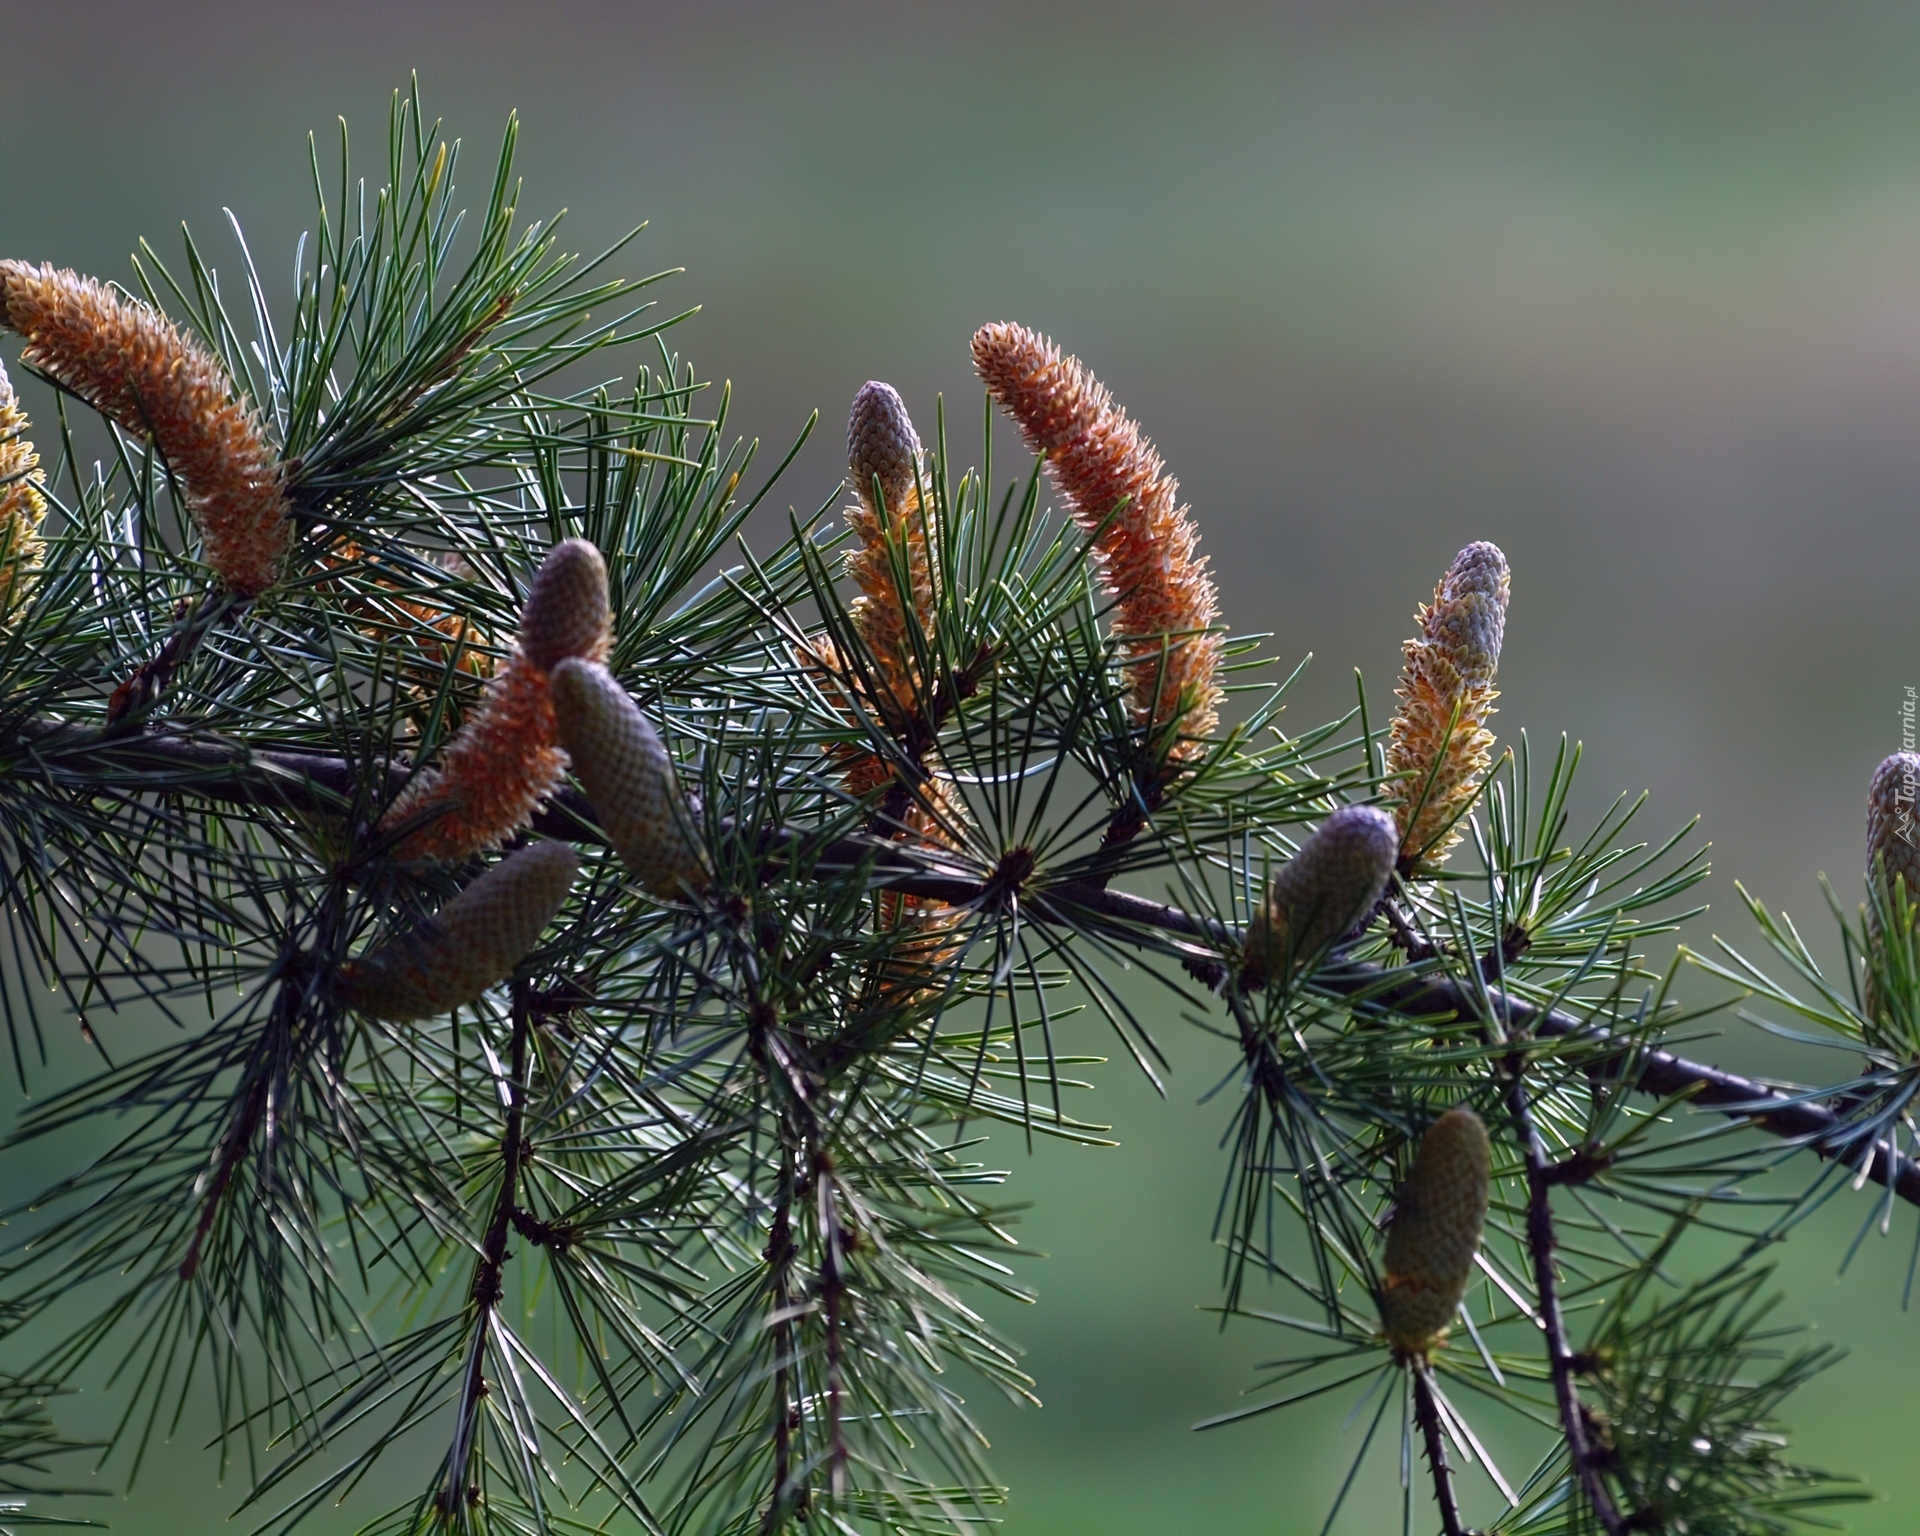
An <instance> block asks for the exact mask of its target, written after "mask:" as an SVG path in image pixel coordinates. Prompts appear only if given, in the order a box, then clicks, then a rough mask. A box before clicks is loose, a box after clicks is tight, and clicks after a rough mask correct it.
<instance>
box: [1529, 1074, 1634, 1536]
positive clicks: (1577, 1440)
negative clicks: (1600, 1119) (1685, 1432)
mask: <svg viewBox="0 0 1920 1536" xmlns="http://www.w3.org/2000/svg"><path fill="white" fill-rule="evenodd" d="M1507 1071H1508V1080H1507V1109H1508V1112H1509V1113H1510V1114H1511V1115H1512V1117H1513V1128H1514V1131H1515V1132H1516V1133H1517V1134H1518V1136H1519V1138H1520V1145H1521V1148H1522V1150H1523V1151H1524V1153H1525V1154H1526V1160H1527V1249H1528V1251H1529V1252H1530V1253H1531V1254H1532V1256H1533V1288H1534V1296H1535V1302H1536V1304H1537V1305H1538V1307H1539V1311H1540V1326H1541V1327H1542V1329H1543V1330H1545V1332H1546V1336H1547V1366H1548V1369H1549V1371H1550V1372H1551V1373H1552V1376H1553V1395H1554V1400H1555V1402H1556V1403H1557V1404H1558V1405H1559V1409H1560V1430H1561V1433H1563V1434H1564V1435H1565V1436H1566V1437H1567V1456H1568V1458H1569V1459H1570V1460H1571V1462H1572V1464H1573V1474H1574V1477H1575V1478H1576V1480H1577V1481H1578V1482H1579V1484H1580V1491H1581V1492H1582V1493H1583V1494H1584V1495H1585V1496H1586V1500H1587V1503H1588V1504H1589V1505H1591V1506H1592V1508H1593V1513H1594V1515H1595V1517H1596V1518H1597V1519H1598V1520H1599V1521H1600V1525H1601V1528H1602V1529H1604V1530H1605V1531H1606V1533H1607V1536H1624V1533H1625V1531H1626V1530H1627V1525H1626V1522H1625V1520H1624V1519H1622V1517H1621V1514H1620V1511H1619V1509H1618V1507H1617V1506H1616V1505H1615V1504H1614V1502H1613V1493H1612V1490H1611V1489H1609V1488H1608V1487H1607V1484H1606V1479H1605V1478H1604V1477H1603V1476H1602V1475H1601V1468H1600V1459H1599V1456H1598V1455H1597V1453H1596V1451H1595V1448H1594V1445H1593V1442H1592V1439H1591V1437H1590V1436H1589V1435H1588V1433H1587V1414H1586V1409H1585V1408H1584V1407H1582V1406H1581V1402H1580V1389H1579V1387H1578V1386H1577V1385H1576V1384H1575V1382H1574V1375H1575V1371H1576V1363H1575V1359H1574V1352H1573V1344H1572V1342H1571V1340H1569V1338H1568V1337H1567V1319H1566V1315H1565V1313H1563V1312H1562V1311H1561V1308H1560V1277H1559V1274H1558V1272H1557V1270H1556V1268H1555V1263H1554V1246H1555V1240H1554V1232H1553V1185H1554V1179H1553V1169H1554V1165H1553V1163H1552V1161H1551V1160H1550V1159H1549V1158H1548V1156H1547V1148H1546V1143H1545V1142H1544V1141H1543V1140H1542V1139H1541V1136H1540V1127H1539V1125H1538V1124H1537V1123H1536V1122H1535V1120H1534V1116H1533V1105H1532V1103H1531V1101H1530V1100H1529V1099H1528V1097H1527V1079H1526V1073H1525V1072H1524V1070H1522V1066H1521V1064H1520V1063H1519V1062H1510V1063H1509V1064H1508V1068H1507Z"/></svg>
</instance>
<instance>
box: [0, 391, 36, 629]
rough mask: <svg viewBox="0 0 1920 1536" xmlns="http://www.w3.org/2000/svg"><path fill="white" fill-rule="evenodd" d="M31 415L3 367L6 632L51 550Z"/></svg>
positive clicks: (0, 425) (0, 528) (0, 506)
mask: <svg viewBox="0 0 1920 1536" xmlns="http://www.w3.org/2000/svg"><path fill="white" fill-rule="evenodd" d="M26 432H27V416H26V412H24V411H22V410H21V409H20V402H19V400H18V399H17V398H16V397H15V396H14V393H13V384H12V381H11V380H9V379H8V378H7V370H6V369H4V368H0V628H4V627H5V626H6V625H8V624H10V623H12V621H13V619H14V617H15V615H17V614H18V613H19V612H20V610H21V609H22V608H24V607H25V606H26V602H27V599H28V598H29V597H31V596H32V595H33V584H34V582H35V580H36V579H37V578H38V575H39V571H40V559H41V555H42V553H43V552H44V548H45V546H44V545H43V544H42V542H41V539H40V520H41V519H42V518H43V517H45V516H46V515H47V500H46V497H44V496H43V495H41V494H40V493H41V489H42V487H43V486H44V485H45V484H46V482H45V480H44V479H43V478H42V476H41V473H40V455H39V454H37V453H35V452H34V451H33V444H32V443H30V442H28V441H27V437H26Z"/></svg>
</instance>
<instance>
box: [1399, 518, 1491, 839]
mask: <svg viewBox="0 0 1920 1536" xmlns="http://www.w3.org/2000/svg"><path fill="white" fill-rule="evenodd" d="M1510 590H1511V579H1510V577H1509V575H1508V571H1507V557H1506V556H1505V555H1503V554H1502V553H1501V552H1500V550H1499V547H1498V546H1497V545H1493V544H1485V543H1480V544H1469V545H1468V546H1467V547H1466V548H1465V549H1463V550H1461V551H1460V553H1459V554H1457V555H1456V556H1454V559H1453V564H1452V565H1450V566H1448V567H1447V573H1446V575H1444V576H1442V577H1441V578H1440V585H1439V586H1437V587H1436V588H1434V593H1433V603H1432V606H1430V607H1428V606H1423V607H1422V608H1421V609H1420V611H1419V615H1418V617H1419V621H1420V634H1419V635H1418V636H1417V637H1416V638H1414V639H1412V640H1409V641H1408V642H1407V644H1406V654H1407V660H1406V666H1405V667H1404V668H1403V669H1402V671H1401V673H1400V687H1399V689H1398V693H1399V697H1400V709H1399V712H1398V713H1397V714H1396V715H1395V716H1394V717H1393V729H1392V733H1391V735H1390V737H1389V740H1388V744H1387V768H1386V771H1387V774H1388V776H1389V778H1390V782H1389V783H1388V785H1387V787H1386V790H1385V794H1386V796H1387V797H1388V800H1389V803H1390V804H1392V806H1393V808H1394V819H1395V820H1396V821H1397V822H1398V823H1399V827H1400V858H1399V865H1400V872H1401V873H1402V874H1414V873H1416V872H1421V871H1430V870H1433V869H1437V868H1438V867H1439V866H1440V865H1441V864H1442V863H1444V862H1445V860H1446V857H1447V854H1448V853H1449V852H1450V851H1451V850H1452V848H1453V846H1454V844H1456V843H1458V842H1459V841H1460V838H1461V833H1460V831H1459V830H1458V827H1457V825H1456V824H1457V823H1458V822H1459V820H1460V818H1461V817H1462V816H1463V815H1465V813H1466V810H1467V807H1468V806H1469V805H1471V804H1472V803H1473V798H1474V796H1475V795H1477V794H1478V793H1479V792H1480V781H1481V780H1482V779H1483V778H1484V777H1485V776H1486V772H1487V767H1488V765H1489V764H1490V763H1491V762H1492V760H1493V732H1492V731H1490V730H1488V729H1487V728H1486V722H1487V718H1488V717H1489V716H1490V715H1492V714H1493V713H1494V709H1493V701H1494V700H1495V699H1497V698H1498V697H1499V696H1500V695H1499V694H1498V693H1497V692H1496V691H1495V690H1494V686H1493V678H1494V672H1495V670H1496V668H1497V667H1498V666H1499V664H1500V642H1501V639H1502V637H1503V635H1504V634H1505V631H1506V623H1507V597H1508V594H1509V592H1510ZM1396 776H1397V777H1396Z"/></svg>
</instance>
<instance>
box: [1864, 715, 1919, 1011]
mask: <svg viewBox="0 0 1920 1536" xmlns="http://www.w3.org/2000/svg"><path fill="white" fill-rule="evenodd" d="M1916 792H1920V752H1896V753H1894V754H1893V756H1891V757H1889V758H1887V759H1886V760H1885V761H1884V762H1882V763H1881V764H1880V766H1879V767H1878V768H1876V769H1875V770H1874V772H1873V782H1872V783H1871V784H1870V785H1869V786H1868V788H1867V883H1868V885H1869V886H1877V885H1878V883H1879V881H1880V880H1881V878H1882V875H1881V871H1882V870H1884V871H1885V880H1886V885H1885V887H1884V888H1881V889H1879V891H1878V895H1879V900H1878V901H1877V902H1869V903H1868V904H1867V949H1868V963H1867V975H1866V987H1865V992H1866V997H1865V1004H1866V1010H1867V1017H1869V1018H1875V1017H1877V1016H1878V1015H1879V1013H1880V1011H1881V1005H1882V1002H1883V999H1882V998H1881V995H1880V982H1879V979H1878V978H1877V977H1876V976H1875V975H1874V970H1875V967H1876V966H1877V965H1878V964H1881V963H1883V962H1884V955H1885V946H1886V935H1885V933H1884V931H1883V929H1882V923H1881V912H1882V911H1883V910H1889V911H1890V910H1891V908H1892V905H1893V887H1894V886H1895V885H1896V884H1898V885H1903V886H1905V888H1906V893H1907V901H1908V903H1909V905H1910V906H1911V907H1913V908H1914V909H1916V910H1920V821H1916V820H1915V796H1916Z"/></svg>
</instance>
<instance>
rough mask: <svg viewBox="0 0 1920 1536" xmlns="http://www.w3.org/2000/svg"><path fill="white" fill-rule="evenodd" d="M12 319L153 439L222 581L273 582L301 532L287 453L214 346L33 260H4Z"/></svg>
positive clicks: (33, 351)
mask: <svg viewBox="0 0 1920 1536" xmlns="http://www.w3.org/2000/svg"><path fill="white" fill-rule="evenodd" d="M0 327H5V328H6V329H7V330H10V331H17V332H18V333H19V334H20V335H22V336H24V337H25V338H26V341H27V346H26V349H25V351H23V352H22V353H21V357H22V358H23V359H24V360H25V361H26V362H28V363H30V364H31V365H32V366H33V367H35V368H38V369H40V370H41V372H43V373H45V374H46V375H47V376H48V377H49V378H51V379H53V380H54V381H55V382H56V383H59V384H60V385H62V386H64V387H65V388H67V389H70V390H72V391H73V392H74V393H75V394H76V395H78V396H79V397H80V398H81V399H82V400H84V401H86V402H87V404H89V405H91V406H92V407H93V408H94V409H95V410H97V411H99V412H100V414H101V415H103V416H105V417H107V418H108V419H109V420H110V421H112V422H114V423H115V424H116V425H118V426H119V427H120V428H121V429H122V430H124V431H127V432H130V433H132V434H134V435H135V436H137V437H146V438H151V439H152V440H153V442H154V444H155V445H156V446H157V447H158V448H159V450H160V453H161V456H162V457H163V458H164V459H165V460H166V466H167V470H168V472H169V473H170V474H172V475H173V476H175V477H176V478H177V479H178V480H179V482H180V484H181V486H182V487H183V488H184V489H185V491H186V497H187V505H188V507H189V509H190V510H191V511H192V513H193V519H194V522H195V524H196V525H197V526H198V527H199V529H200V538H201V542H202V543H203V544H204V546H205V548H206V555H207V563H208V564H209V565H211V566H212V567H213V568H214V570H215V571H216V572H217V573H218V574H219V576H220V579H221V581H222V582H224V583H225V584H226V585H227V586H228V587H229V588H230V589H232V590H233V591H235V592H237V593H239V594H240V595H241V596H243V597H253V596H255V595H257V594H258V593H260V592H263V591H265V590H266V588H268V587H269V586H271V585H272V584H273V581H274V578H275V577H276V576H277V575H278V574H279V570H280V562H281V560H282V559H283V558H284V557H285V555H286V552H287V545H288V542H289V539H290V538H291V535H292V525H291V524H290V523H289V521H288V519H287V502H286V497H285V496H284V495H283V494H282V493H281V486H280V480H281V475H280V464H279V460H278V456H277V455H276V454H275V453H274V452H273V450H272V449H271V448H269V447H268V446H267V441H266V436H265V434H264V433H263V432H262V430H261V427H260V420H259V417H258V415H257V414H256V413H255V411H254V409H253V407H252V406H251V405H250V404H249V403H248V402H247V401H246V399H245V398H244V397H242V396H241V395H240V393H239V391H238V389H237V387H236V386H235V384H234V381H233V380H232V379H231V378H230V377H229V376H228V374H227V370H226V369H225V367H224V366H222V364H221V362H220V360H219V359H218V358H216V357H215V356H214V355H213V353H211V352H210V351H208V350H207V348H206V346H205V344H204V343H202V342H201V341H199V340H198V339H197V338H196V337H194V336H191V335H189V334H187V333H186V332H184V331H182V330H180V329H179V328H178V327H177V326H175V325H174V324H173V322H172V321H171V320H169V319H167V317H166V316H165V315H163V314H161V313H160V312H159V311H158V310H155V309H151V308H149V307H148V306H147V305H145V304H138V303H135V302H133V301H131V300H128V299H124V298H122V297H120V295H118V294H117V293H115V292H114V291H113V290H112V289H111V288H109V287H107V285H106V284H104V283H99V282H95V281H94V280H93V279H92V278H89V277H81V276H80V275H79V274H77V273H75V272H67V271H56V270H55V269H54V268H53V267H51V266H40V267H36V266H34V265H32V264H31V263H29V262H24V261H0Z"/></svg>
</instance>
